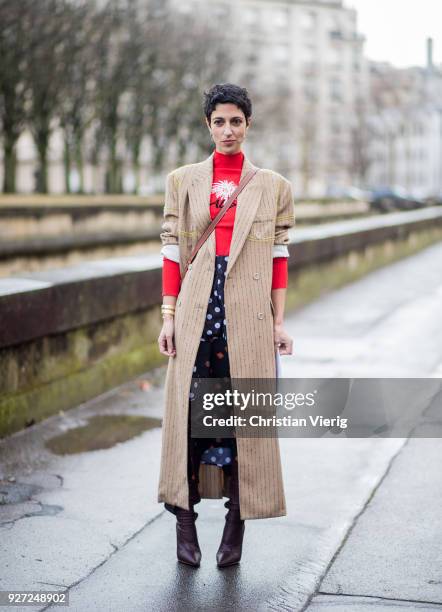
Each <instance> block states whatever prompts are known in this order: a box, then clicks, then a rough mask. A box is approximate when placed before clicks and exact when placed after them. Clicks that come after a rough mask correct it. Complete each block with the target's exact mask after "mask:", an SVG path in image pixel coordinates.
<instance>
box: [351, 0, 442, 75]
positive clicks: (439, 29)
mask: <svg viewBox="0 0 442 612" xmlns="http://www.w3.org/2000/svg"><path fill="white" fill-rule="evenodd" d="M344 5H346V6H348V7H353V8H355V9H356V10H357V11H358V31H359V32H361V33H362V34H365V36H366V42H365V55H366V56H367V57H368V58H369V59H374V60H380V61H383V60H385V61H389V62H390V63H392V64H394V65H395V66H400V67H404V66H416V65H420V66H422V65H424V64H425V63H426V42H425V41H426V38H427V37H428V36H431V37H433V61H434V62H435V63H436V64H441V63H442V0H344Z"/></svg>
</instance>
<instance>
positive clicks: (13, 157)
mask: <svg viewBox="0 0 442 612" xmlns="http://www.w3.org/2000/svg"><path fill="white" fill-rule="evenodd" d="M15 145H16V139H15V138H14V136H12V135H8V134H7V133H5V138H4V146H3V193H15V189H16V185H15V178H16V177H15V175H16V166H17V154H16V150H15Z"/></svg>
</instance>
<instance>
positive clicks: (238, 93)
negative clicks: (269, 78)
mask: <svg viewBox="0 0 442 612" xmlns="http://www.w3.org/2000/svg"><path fill="white" fill-rule="evenodd" d="M227 103H230V104H236V106H237V107H238V108H240V109H241V110H242V112H243V113H244V116H245V118H246V123H247V125H248V123H249V119H250V117H251V116H252V102H251V100H250V98H249V93H248V91H247V89H245V88H244V87H239V85H234V84H233V83H218V84H217V85H212V87H211V88H210V89H209V91H205V92H204V102H203V108H204V114H205V115H206V117H207V121H208V122H209V123H210V118H211V116H212V113H213V111H214V110H215V109H216V105H217V104H227Z"/></svg>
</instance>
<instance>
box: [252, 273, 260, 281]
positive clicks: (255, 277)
mask: <svg viewBox="0 0 442 612" xmlns="http://www.w3.org/2000/svg"><path fill="white" fill-rule="evenodd" d="M253 278H254V279H255V280H258V278H259V272H255V273H254V275H253Z"/></svg>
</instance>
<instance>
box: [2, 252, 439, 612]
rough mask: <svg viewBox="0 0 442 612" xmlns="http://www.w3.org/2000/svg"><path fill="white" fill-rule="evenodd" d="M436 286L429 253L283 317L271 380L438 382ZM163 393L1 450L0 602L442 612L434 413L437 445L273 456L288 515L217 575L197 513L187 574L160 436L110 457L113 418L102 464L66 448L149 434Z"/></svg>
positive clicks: (141, 383)
mask: <svg viewBox="0 0 442 612" xmlns="http://www.w3.org/2000/svg"><path fill="white" fill-rule="evenodd" d="M441 270H442V245H435V246H433V247H430V248H428V249H426V250H425V251H423V252H422V253H420V254H418V255H416V256H414V257H412V258H409V259H406V260H403V261H401V262H398V263H396V264H394V265H391V266H388V267H386V268H384V269H381V270H379V271H376V272H374V273H372V274H370V275H369V276H367V277H366V278H364V279H362V280H360V281H358V282H356V283H353V284H352V285H348V286H346V287H344V288H343V289H341V290H339V291H335V292H333V293H331V294H330V295H328V296H324V297H323V298H322V299H320V300H318V301H317V302H315V303H314V304H312V305H310V306H308V307H306V308H304V309H302V310H300V311H298V312H297V313H296V314H294V315H293V316H290V317H288V318H287V320H286V327H287V329H288V330H289V332H290V333H291V335H292V336H293V337H294V340H295V354H294V355H293V356H291V357H284V358H283V368H284V370H283V375H284V376H285V377H295V376H296V377H301V376H305V377H308V376H315V377H320V376H323V377H328V376H366V377H368V376H373V377H374V376H383V377H388V376H404V377H407V376H422V377H426V376H428V377H434V376H438V377H440V376H442V326H441V325H440V313H441V312H442V274H441ZM163 376H164V371H158V372H154V373H151V374H149V375H148V376H145V377H141V378H140V379H139V380H137V381H133V382H131V383H129V384H127V385H124V386H123V387H120V388H119V389H116V390H115V391H113V392H111V393H108V394H106V395H103V396H101V397H100V398H97V399H96V400H94V401H92V402H88V403H87V404H85V405H83V406H80V407H78V408H76V409H75V410H72V411H69V413H66V414H61V415H57V416H55V417H52V418H51V419H48V420H47V421H45V422H44V423H42V424H40V425H38V426H36V427H34V428H32V429H31V430H28V431H26V432H23V433H20V434H17V435H15V436H12V437H10V438H9V439H7V440H4V441H2V442H0V477H1V480H0V491H2V493H0V495H2V497H1V498H0V500H3V504H2V505H0V568H1V570H0V588H1V589H15V590H20V589H27V590H31V589H35V590H48V589H51V588H55V589H57V590H60V589H62V588H69V596H70V605H69V609H70V610H75V611H84V610H90V611H95V610H97V611H100V612H101V611H107V610H109V611H114V610H115V611H117V610H118V611H127V612H132V611H134V612H135V611H138V610H140V611H141V610H164V611H166V610H167V611H169V610H170V611H172V610H225V609H227V608H229V609H234V610H241V611H242V610H302V609H307V610H309V612H312V611H314V612H317V611H318V610H333V611H345V612H347V611H348V612H350V611H351V612H353V611H355V612H357V611H359V610H367V609H370V610H375V611H376V612H378V611H384V610H387V608H388V609H390V608H394V609H395V610H433V609H434V610H442V513H441V511H440V508H442V477H441V476H442V474H441V472H442V441H441V440H440V434H441V433H442V420H441V415H440V413H437V411H436V410H434V411H433V413H431V414H429V415H427V418H428V420H429V421H431V426H432V428H433V429H432V431H433V432H434V437H432V438H422V439H410V440H405V439H402V438H401V439H387V438H384V439H343V438H328V439H326V438H322V439H314V440H313V439H281V452H282V460H283V470H284V481H285V490H286V496H287V505H288V516H286V517H281V518H275V519H267V520H257V521H247V522H246V532H245V540H244V550H243V558H242V561H241V564H240V565H238V566H235V567H231V568H229V569H225V570H219V569H218V568H217V567H216V561H215V553H216V550H217V547H218V544H219V539H220V537H221V532H222V528H223V521H224V515H225V512H226V510H225V509H224V507H223V502H222V500H203V502H202V503H201V504H199V505H198V506H197V508H196V509H197V511H198V513H199V517H198V520H197V528H198V533H199V539H200V545H201V548H202V555H203V556H202V565H201V567H200V568H199V569H194V568H189V567H187V566H183V565H181V564H179V563H177V561H176V558H175V523H174V517H173V516H172V515H170V514H169V513H167V512H164V511H163V508H162V506H161V505H160V504H158V503H157V502H156V489H157V483H158V473H159V452H160V430H159V428H158V427H157V426H156V422H155V421H152V422H150V423H144V424H143V423H142V422H138V421H136V422H135V424H134V423H129V429H130V427H135V428H136V427H138V426H139V428H140V433H139V435H137V436H135V437H132V438H130V439H128V440H126V441H121V442H115V440H118V435H116V436H115V431H116V430H117V433H121V431H122V429H123V427H126V426H127V422H126V421H125V420H124V419H123V420H122V421H121V422H117V423H116V424H115V423H113V422H111V421H112V419H109V423H106V422H103V423H101V422H100V424H99V426H100V427H101V428H103V429H105V428H106V427H109V429H108V430H107V429H105V431H108V432H109V437H110V438H111V439H112V440H114V443H113V445H112V446H110V447H109V448H103V449H101V450H88V449H90V448H92V447H93V443H94V440H96V435H92V436H89V437H88V438H85V440H86V442H85V443H84V446H81V444H80V445H79V446H78V441H75V439H74V438H73V437H69V435H68V434H69V433H70V432H73V431H75V430H76V428H79V427H82V426H86V430H87V431H89V430H91V428H93V426H96V424H95V425H93V420H91V419H92V417H93V416H94V415H103V414H105V415H109V416H110V417H111V416H115V415H124V416H128V415H134V416H144V417H146V416H148V417H152V418H154V419H155V418H161V403H162V386H161V382H162V377H163ZM143 427H147V429H145V430H143ZM88 428H89V430H88ZM92 432H93V429H92ZM61 434H66V435H68V437H64V438H61V439H60V444H59V446H58V447H54V439H55V438H57V436H60V435H61ZM437 436H439V437H437ZM104 437H106V436H104ZM49 447H50V448H52V450H49ZM54 448H55V451H56V452H65V451H69V450H71V451H73V452H72V454H65V455H58V454H56V452H54ZM57 449H58V450H57ZM15 609H20V608H15ZM23 609H29V608H23ZM32 609H44V607H43V606H40V607H35V608H32ZM51 609H52V608H51Z"/></svg>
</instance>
